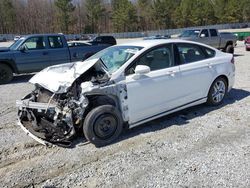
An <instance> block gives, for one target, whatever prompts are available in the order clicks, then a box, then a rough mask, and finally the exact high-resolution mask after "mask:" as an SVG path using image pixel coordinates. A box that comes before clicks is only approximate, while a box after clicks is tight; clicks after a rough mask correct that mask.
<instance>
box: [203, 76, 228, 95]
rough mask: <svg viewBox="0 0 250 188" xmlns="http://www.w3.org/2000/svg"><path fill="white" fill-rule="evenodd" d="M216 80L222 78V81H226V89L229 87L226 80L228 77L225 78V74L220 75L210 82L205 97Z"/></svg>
mask: <svg viewBox="0 0 250 188" xmlns="http://www.w3.org/2000/svg"><path fill="white" fill-rule="evenodd" d="M218 78H223V79H224V80H225V81H226V84H227V87H228V85H229V79H228V77H227V76H226V75H225V74H221V75H219V76H217V77H216V78H215V79H214V80H213V81H212V82H211V84H210V86H209V88H208V90H207V95H208V93H209V91H210V88H211V87H212V85H213V83H214V81H215V80H217V79H218ZM227 89H228V88H227Z"/></svg>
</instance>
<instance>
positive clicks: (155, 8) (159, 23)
mask: <svg viewBox="0 0 250 188" xmlns="http://www.w3.org/2000/svg"><path fill="white" fill-rule="evenodd" d="M179 4H180V1H179V0H176V1H173V0H154V1H153V4H152V6H151V8H152V17H153V20H154V22H155V25H156V27H157V28H158V29H164V28H173V27H174V25H175V23H174V19H173V16H174V13H175V9H176V8H177V6H178V5H179Z"/></svg>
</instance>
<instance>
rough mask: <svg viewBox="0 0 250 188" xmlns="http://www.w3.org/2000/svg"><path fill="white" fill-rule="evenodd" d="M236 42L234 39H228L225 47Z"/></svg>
mask: <svg viewBox="0 0 250 188" xmlns="http://www.w3.org/2000/svg"><path fill="white" fill-rule="evenodd" d="M233 44H234V43H233V41H231V40H230V41H227V43H226V46H225V49H226V48H227V46H229V45H233Z"/></svg>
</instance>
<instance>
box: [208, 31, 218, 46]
mask: <svg viewBox="0 0 250 188" xmlns="http://www.w3.org/2000/svg"><path fill="white" fill-rule="evenodd" d="M209 33H210V46H212V47H214V48H219V47H220V37H219V35H218V32H217V30H216V29H209Z"/></svg>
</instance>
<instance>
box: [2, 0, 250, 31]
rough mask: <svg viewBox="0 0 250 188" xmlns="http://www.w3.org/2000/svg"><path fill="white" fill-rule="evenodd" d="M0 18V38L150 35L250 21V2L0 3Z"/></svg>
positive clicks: (63, 0) (66, 0) (113, 0)
mask: <svg viewBox="0 0 250 188" xmlns="http://www.w3.org/2000/svg"><path fill="white" fill-rule="evenodd" d="M75 6H76V7H75ZM0 15H1V16H0V33H20V34H25V33H35V32H41V33H43V32H63V33H81V32H82V31H85V32H87V33H101V32H127V31H148V30H156V29H157V30H158V29H168V28H182V27H191V26H203V25H211V24H223V23H239V22H250V0H0Z"/></svg>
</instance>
